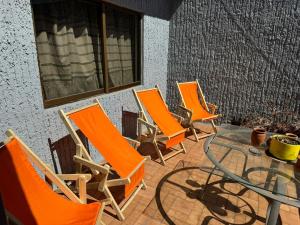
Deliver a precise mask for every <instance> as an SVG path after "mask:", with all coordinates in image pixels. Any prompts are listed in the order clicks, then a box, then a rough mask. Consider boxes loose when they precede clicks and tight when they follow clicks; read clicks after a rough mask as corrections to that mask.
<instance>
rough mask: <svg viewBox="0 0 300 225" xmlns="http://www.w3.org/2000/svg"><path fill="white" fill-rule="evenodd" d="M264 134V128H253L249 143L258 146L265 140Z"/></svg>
mask: <svg viewBox="0 0 300 225" xmlns="http://www.w3.org/2000/svg"><path fill="white" fill-rule="evenodd" d="M266 136H267V134H266V130H265V129H264V128H260V127H257V128H254V129H253V131H252V134H251V145H253V146H260V145H261V144H262V143H264V142H265V139H266Z"/></svg>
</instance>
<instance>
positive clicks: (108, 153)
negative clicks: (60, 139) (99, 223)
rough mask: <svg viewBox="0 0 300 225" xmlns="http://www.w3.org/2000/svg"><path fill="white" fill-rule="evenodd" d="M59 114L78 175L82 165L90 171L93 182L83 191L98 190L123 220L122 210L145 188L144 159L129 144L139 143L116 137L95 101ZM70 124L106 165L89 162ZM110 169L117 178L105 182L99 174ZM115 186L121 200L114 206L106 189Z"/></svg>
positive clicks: (112, 127)
mask: <svg viewBox="0 0 300 225" xmlns="http://www.w3.org/2000/svg"><path fill="white" fill-rule="evenodd" d="M60 115H61V118H62V119H63V121H64V123H65V125H66V127H67V129H68V131H69V132H70V134H71V136H72V138H73V140H74V141H75V143H76V145H77V151H76V155H75V156H74V161H75V162H76V163H77V165H79V166H78V168H77V170H78V172H81V169H82V166H85V167H87V168H89V169H90V170H91V172H92V174H93V175H94V176H95V178H96V180H97V181H95V182H90V183H88V184H87V188H91V189H95V188H97V189H98V191H100V192H103V193H104V194H105V195H106V196H107V197H109V198H110V199H111V204H112V207H113V208H114V209H115V211H116V213H117V216H118V218H119V219H120V220H124V219H125V217H124V215H123V211H124V210H125V209H126V207H127V206H128V205H129V203H130V202H131V201H132V200H133V198H134V197H135V195H136V194H137V193H138V192H139V191H140V190H141V189H142V188H143V189H145V188H146V184H145V183H144V180H143V178H144V164H145V160H146V158H144V157H142V156H141V155H140V154H139V153H138V152H137V150H136V149H134V148H133V147H132V145H131V144H135V145H136V144H139V143H137V141H134V140H131V139H129V138H127V140H126V139H125V137H123V136H122V135H121V134H120V132H119V131H118V130H117V128H116V127H115V126H114V125H113V124H112V123H111V121H110V120H109V118H108V116H107V115H106V113H105V111H104V110H103V108H102V106H101V105H100V103H99V101H97V100H95V103H94V104H91V105H88V106H85V107H83V108H80V109H76V110H73V111H71V112H67V113H65V112H63V110H60ZM73 125H76V127H77V128H79V129H80V130H81V131H82V133H83V134H84V135H85V136H86V137H87V139H88V140H89V141H90V143H91V144H92V145H93V146H94V147H95V148H96V149H97V150H98V152H99V153H100V154H101V155H102V156H103V157H104V159H105V160H106V162H104V163H102V164H97V163H95V162H94V161H93V160H92V158H91V156H90V155H89V153H88V151H87V149H86V148H85V146H84V145H83V143H82V141H81V140H80V138H79V136H78V135H77V133H76V131H75V129H74V126H73ZM129 142H130V143H131V144H130V143H129ZM110 167H112V168H113V170H114V171H115V172H116V174H114V175H117V176H118V177H117V178H116V177H114V178H112V179H108V178H109V177H107V176H103V175H102V171H103V170H104V171H107V170H109V172H110V173H112V172H113V171H112V170H110ZM116 186H119V187H120V186H124V190H123V192H122V198H121V199H122V201H121V202H120V201H119V203H120V204H118V203H117V200H116V199H115V198H114V197H113V195H112V193H111V190H110V188H112V187H116Z"/></svg>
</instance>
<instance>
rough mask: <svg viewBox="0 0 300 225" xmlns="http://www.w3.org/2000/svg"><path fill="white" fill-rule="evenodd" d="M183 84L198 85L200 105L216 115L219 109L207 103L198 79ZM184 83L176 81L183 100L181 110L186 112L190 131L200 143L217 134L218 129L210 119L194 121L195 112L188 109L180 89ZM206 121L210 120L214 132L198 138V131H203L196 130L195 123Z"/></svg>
mask: <svg viewBox="0 0 300 225" xmlns="http://www.w3.org/2000/svg"><path fill="white" fill-rule="evenodd" d="M182 83H197V87H198V94H199V97H200V99H199V100H200V103H201V104H202V106H203V107H204V109H205V110H206V111H207V112H210V113H212V114H214V113H215V111H216V110H217V108H218V107H217V106H216V105H214V104H212V103H208V102H206V100H205V96H204V94H203V91H202V89H201V87H200V84H199V81H198V79H196V81H190V82H182ZM182 83H179V82H178V81H176V85H177V88H178V91H179V94H180V98H181V105H179V108H180V109H182V110H183V111H185V113H186V119H187V125H188V127H189V129H190V130H191V131H192V132H193V135H194V136H195V139H196V141H197V142H199V140H200V139H202V138H206V137H209V136H211V135H213V134H215V133H217V127H216V125H215V123H214V121H213V120H212V119H210V118H207V119H206V118H203V119H200V120H192V114H193V112H192V110H190V109H188V108H186V104H185V102H184V98H183V95H182V93H181V90H180V88H179V85H180V84H182ZM219 116H221V115H218V117H219ZM206 120H210V123H211V125H212V128H213V130H214V132H213V133H206V134H203V135H201V136H198V135H197V130H198V131H200V132H201V130H200V129H198V128H196V127H195V125H194V123H195V122H204V121H206Z"/></svg>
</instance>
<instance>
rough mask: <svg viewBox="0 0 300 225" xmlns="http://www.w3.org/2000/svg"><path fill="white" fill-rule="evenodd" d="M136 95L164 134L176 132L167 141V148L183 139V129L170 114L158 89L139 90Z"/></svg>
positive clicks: (168, 134)
mask: <svg viewBox="0 0 300 225" xmlns="http://www.w3.org/2000/svg"><path fill="white" fill-rule="evenodd" d="M137 96H138V98H139V100H140V101H141V102H142V104H143V105H144V107H145V108H146V110H147V112H148V113H149V114H150V116H151V118H152V119H153V121H154V122H155V123H156V124H157V126H158V127H159V129H160V130H161V131H162V132H163V134H164V135H166V136H168V137H170V136H173V135H174V134H177V135H176V136H173V137H171V138H170V140H168V141H167V143H166V147H167V148H169V147H172V146H174V145H176V144H179V143H180V142H182V141H183V140H184V137H185V136H184V133H185V129H184V128H183V127H182V126H181V125H180V123H179V122H178V121H177V120H176V119H175V118H174V117H173V116H172V114H171V113H170V111H169V109H168V108H167V106H166V105H165V103H164V102H163V100H162V98H161V96H160V94H159V90H158V89H151V90H145V91H139V92H137Z"/></svg>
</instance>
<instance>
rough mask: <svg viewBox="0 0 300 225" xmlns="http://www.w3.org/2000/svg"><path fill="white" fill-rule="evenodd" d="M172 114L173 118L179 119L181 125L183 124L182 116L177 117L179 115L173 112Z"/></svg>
mask: <svg viewBox="0 0 300 225" xmlns="http://www.w3.org/2000/svg"><path fill="white" fill-rule="evenodd" d="M171 114H172V116H173V117H174V118H175V119H177V121H178V122H179V123H181V122H182V121H183V120H184V119H183V117H182V116H179V115H177V114H175V113H172V112H171Z"/></svg>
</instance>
